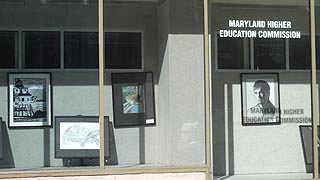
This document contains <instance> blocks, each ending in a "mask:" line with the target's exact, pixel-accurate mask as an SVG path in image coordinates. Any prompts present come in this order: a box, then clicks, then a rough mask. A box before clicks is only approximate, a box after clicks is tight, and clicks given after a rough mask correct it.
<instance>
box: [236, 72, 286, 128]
mask: <svg viewBox="0 0 320 180" xmlns="http://www.w3.org/2000/svg"><path fill="white" fill-rule="evenodd" d="M241 102H242V125H257V124H280V123H281V118H280V95H279V74H278V73H265V74H260V73H248V74H245V73H244V74H241Z"/></svg>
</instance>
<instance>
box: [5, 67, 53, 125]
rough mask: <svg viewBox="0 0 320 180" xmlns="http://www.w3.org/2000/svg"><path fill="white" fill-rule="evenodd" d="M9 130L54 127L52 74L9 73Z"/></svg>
mask: <svg viewBox="0 0 320 180" xmlns="http://www.w3.org/2000/svg"><path fill="white" fill-rule="evenodd" d="M8 94H9V100H8V102H9V103H8V104H9V108H8V110H9V123H8V126H9V128H17V127H43V126H49V127H51V126H52V118H51V116H52V114H51V76H50V73H8Z"/></svg>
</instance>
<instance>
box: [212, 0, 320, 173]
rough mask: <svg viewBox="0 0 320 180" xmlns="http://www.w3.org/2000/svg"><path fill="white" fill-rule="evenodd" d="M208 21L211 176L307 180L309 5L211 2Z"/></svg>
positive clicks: (309, 148)
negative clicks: (211, 119) (210, 70)
mask: <svg viewBox="0 0 320 180" xmlns="http://www.w3.org/2000/svg"><path fill="white" fill-rule="evenodd" d="M210 18H211V20H210V21H209V22H210V23H211V53H212V56H211V57H212V61H213V62H214V63H212V69H213V71H212V78H213V80H212V83H213V85H212V87H213V91H212V92H213V94H212V99H213V117H212V118H213V126H212V127H213V129H212V131H213V162H214V163H213V174H214V175H215V177H223V178H226V177H228V176H230V175H233V176H235V177H237V176H240V175H241V176H244V175H245V174H247V175H248V174H250V175H252V176H250V177H254V178H255V179H260V178H262V176H260V175H259V174H264V175H263V176H269V177H270V178H271V179H272V177H274V179H277V178H279V177H283V178H286V179H297V178H300V179H311V178H312V176H313V173H314V172H315V170H314V169H312V167H313V166H312V163H310V159H312V157H311V156H312V152H313V150H312V147H313V146H312V144H311V143H310V142H312V126H311V125H312V121H313V119H312V118H313V113H312V107H313V106H314V104H312V97H314V96H313V95H312V94H311V84H312V83H311V82H312V79H311V75H310V74H311V73H310V72H311V46H310V44H311V38H310V37H311V35H310V32H311V31H310V22H311V21H310V7H309V1H307V0H306V1H299V2H292V1H286V0H283V1H277V2H276V1H272V2H271V1H259V2H254V1H237V2H235V1H233V2H226V1H218V0H214V1H211V4H210ZM216 53H217V54H216ZM313 90H314V89H313ZM313 100H314V99H313ZM316 171H317V170H316ZM266 174H268V175H266ZM280 174H281V175H280ZM250 177H249V176H248V179H250ZM227 179H228V178H227Z"/></svg>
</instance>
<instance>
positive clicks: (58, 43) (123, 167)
mask: <svg viewBox="0 0 320 180" xmlns="http://www.w3.org/2000/svg"><path fill="white" fill-rule="evenodd" d="M102 2H103V3H104V5H103V6H102V9H103V10H104V14H101V9H99V13H100V14H98V6H99V5H100V8H101V4H99V3H102ZM99 3H98V1H82V0H79V1H78V0H77V1H76V0H74V1H69V0H41V1H40V0H39V1H34V0H21V1H20V0H19V2H16V1H12V2H11V1H10V2H9V1H8V2H6V3H2V2H0V11H1V12H3V16H1V17H0V59H4V61H2V60H1V62H0V94H1V96H0V100H1V102H2V103H0V106H1V109H2V110H0V119H1V122H0V123H1V126H0V127H1V131H0V133H1V134H0V138H1V139H0V142H1V146H0V148H1V150H0V158H1V159H0V178H2V177H4V178H7V177H12V176H18V177H24V176H26V177H28V176H53V175H54V176H64V175H66V174H67V175H69V176H70V175H78V174H77V173H78V172H79V170H80V171H81V172H82V173H83V174H84V175H85V174H86V173H87V174H89V175H97V174H103V175H106V174H113V173H115V174H116V173H118V172H119V171H121V172H126V171H128V173H132V172H133V171H134V172H156V171H160V172H177V173H179V172H201V173H203V174H204V173H206V174H207V175H208V174H209V167H208V165H207V163H208V159H209V158H208V157H206V155H205V153H206V151H207V152H209V151H208V150H206V143H205V140H206V136H205V134H206V132H209V131H206V129H205V126H206V125H205V123H206V119H205V116H206V115H205V113H206V112H205V94H204V92H205V90H204V89H205V85H204V52H203V50H204V39H203V34H204V31H203V28H204V20H203V19H204V18H203V2H202V1H201V0H195V1H192V2H185V1H183V0H178V1H169V0H166V1H161V0H154V1H144V0H136V1H99ZM177 8H178V9H179V10H178V11H177V10H176V9H177ZM99 18H100V20H101V19H103V21H102V22H103V23H104V24H103V23H102V22H99V21H98V20H99ZM9 19H10V20H9ZM177 22H179V23H177ZM101 25H102V28H101ZM191 72H192V73H191ZM101 115H102V118H101ZM99 125H100V126H99ZM9 170H10V172H9ZM21 170H26V171H24V172H22V173H21ZM28 170H32V172H31V171H28ZM92 170H93V172H94V173H92ZM50 173H51V175H50ZM95 173H96V174H95ZM35 174H36V175H35Z"/></svg>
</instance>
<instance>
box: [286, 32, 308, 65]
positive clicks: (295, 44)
mask: <svg viewBox="0 0 320 180" xmlns="http://www.w3.org/2000/svg"><path fill="white" fill-rule="evenodd" d="M289 58H290V69H310V67H311V62H310V59H311V57H310V37H309V36H301V39H290V40H289Z"/></svg>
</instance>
